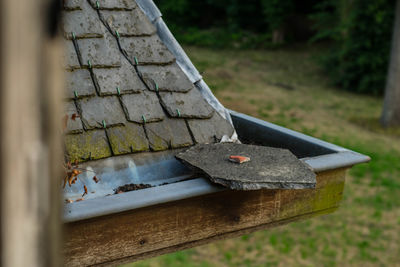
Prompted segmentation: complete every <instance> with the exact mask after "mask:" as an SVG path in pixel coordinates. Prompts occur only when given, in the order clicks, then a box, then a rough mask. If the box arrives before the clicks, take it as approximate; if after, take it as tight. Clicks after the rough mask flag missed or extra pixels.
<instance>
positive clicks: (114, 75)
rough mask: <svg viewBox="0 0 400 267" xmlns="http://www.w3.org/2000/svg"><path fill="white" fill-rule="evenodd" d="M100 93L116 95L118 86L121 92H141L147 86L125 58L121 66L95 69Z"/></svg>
mask: <svg viewBox="0 0 400 267" xmlns="http://www.w3.org/2000/svg"><path fill="white" fill-rule="evenodd" d="M93 73H94V76H95V79H96V82H97V84H98V88H99V93H100V95H116V94H118V90H117V87H118V88H119V90H120V93H121V94H125V93H139V92H141V91H143V90H146V86H145V85H144V84H143V82H142V81H141V80H140V79H139V77H138V74H137V73H136V71H135V68H134V67H133V66H132V65H131V64H129V63H128V62H127V61H126V60H125V59H123V61H122V62H121V67H119V68H105V69H97V68H96V69H93Z"/></svg>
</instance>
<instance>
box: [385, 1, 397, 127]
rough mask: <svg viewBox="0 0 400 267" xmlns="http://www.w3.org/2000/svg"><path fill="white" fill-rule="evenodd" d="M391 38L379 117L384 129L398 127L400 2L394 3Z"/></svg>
mask: <svg viewBox="0 0 400 267" xmlns="http://www.w3.org/2000/svg"><path fill="white" fill-rule="evenodd" d="M392 38H393V39H392V51H391V53H390V64H389V71H388V77H387V81H386V89H385V100H384V103H383V112H382V117H381V123H382V125H383V126H384V127H389V126H400V0H397V3H396V18H395V23H394V30H393V37H392Z"/></svg>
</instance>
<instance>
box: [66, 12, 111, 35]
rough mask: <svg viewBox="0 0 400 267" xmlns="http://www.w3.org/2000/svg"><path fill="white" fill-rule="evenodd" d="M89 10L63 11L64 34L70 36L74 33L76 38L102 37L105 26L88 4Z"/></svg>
mask: <svg viewBox="0 0 400 267" xmlns="http://www.w3.org/2000/svg"><path fill="white" fill-rule="evenodd" d="M89 9H90V10H87V9H84V10H74V11H67V12H64V17H63V29H64V33H65V36H67V37H68V38H71V36H72V35H71V33H74V34H75V36H76V38H94V37H102V36H103V34H104V32H105V30H106V29H105V27H104V25H103V24H102V22H101V21H100V19H99V17H98V15H97V13H96V11H94V10H93V9H92V8H91V7H90V6H89Z"/></svg>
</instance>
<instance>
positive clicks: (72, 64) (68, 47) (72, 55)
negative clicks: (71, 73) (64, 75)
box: [63, 39, 81, 69]
mask: <svg viewBox="0 0 400 267" xmlns="http://www.w3.org/2000/svg"><path fill="white" fill-rule="evenodd" d="M64 49H65V53H64V55H63V56H64V58H63V66H64V68H65V69H76V68H80V67H81V65H80V64H79V61H78V56H77V54H76V51H75V47H74V43H73V42H72V41H71V40H66V39H64Z"/></svg>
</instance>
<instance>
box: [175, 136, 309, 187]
mask: <svg viewBox="0 0 400 267" xmlns="http://www.w3.org/2000/svg"><path fill="white" fill-rule="evenodd" d="M231 155H238V156H246V157H250V161H249V162H245V163H242V164H238V163H234V162H231V161H229V156H231ZM176 157H177V158H178V159H179V160H181V161H182V162H184V163H185V164H187V165H189V166H191V167H194V168H196V169H198V170H201V171H202V172H203V173H204V174H206V175H207V176H208V178H209V179H210V180H211V181H212V182H214V183H218V184H222V185H224V186H226V187H228V188H230V189H234V190H257V189H262V188H268V189H304V188H314V187H315V185H316V175H315V173H314V172H313V171H312V169H311V168H310V167H309V166H308V165H306V164H305V163H303V162H302V161H300V160H299V159H298V158H296V156H295V155H293V154H292V153H291V152H290V151H289V150H287V149H279V148H271V147H265V146H254V145H245V144H233V143H218V144H198V145H196V146H194V147H192V148H190V149H188V150H187V151H185V152H183V153H180V154H178V155H177V156H176Z"/></svg>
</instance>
